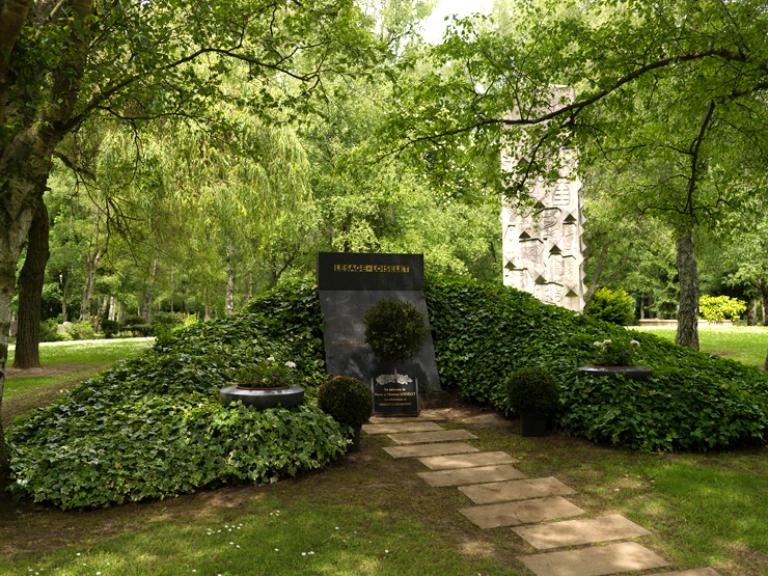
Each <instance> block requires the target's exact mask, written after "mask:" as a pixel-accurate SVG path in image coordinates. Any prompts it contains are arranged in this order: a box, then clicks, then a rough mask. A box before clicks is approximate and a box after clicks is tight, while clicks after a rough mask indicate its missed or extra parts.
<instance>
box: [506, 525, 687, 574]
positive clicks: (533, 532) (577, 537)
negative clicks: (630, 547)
mask: <svg viewBox="0 0 768 576" xmlns="http://www.w3.org/2000/svg"><path fill="white" fill-rule="evenodd" d="M513 530H514V531H515V533H517V535H518V536H520V537H521V538H522V539H523V540H525V541H526V542H528V544H530V545H531V546H533V547H534V548H536V549H538V550H549V549H551V548H564V547H565V546H578V545H581V544H597V543H598V542H609V541H611V540H629V539H630V538H636V537H638V536H647V535H648V534H650V532H648V530H646V529H645V528H643V527H642V526H638V525H637V524H635V523H634V522H632V521H631V520H629V519H627V518H625V517H624V516H622V515H621V514H608V515H606V516H599V517H598V518H588V519H585V520H566V521H564V522H554V523H552V524H538V525H535V526H521V527H519V528H513ZM694 576H695V575H694Z"/></svg>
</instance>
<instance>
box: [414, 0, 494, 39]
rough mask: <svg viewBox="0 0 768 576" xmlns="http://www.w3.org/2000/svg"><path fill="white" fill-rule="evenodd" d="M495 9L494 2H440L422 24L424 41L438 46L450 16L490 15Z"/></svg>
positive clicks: (454, 0) (479, 0)
mask: <svg viewBox="0 0 768 576" xmlns="http://www.w3.org/2000/svg"><path fill="white" fill-rule="evenodd" d="M492 7H493V0H440V2H438V3H437V6H435V9H434V10H433V11H432V14H430V16H429V18H427V19H426V20H425V21H424V23H423V24H422V30H423V35H424V39H425V40H426V41H427V42H430V43H432V44H438V43H439V42H440V41H441V40H442V38H443V33H444V32H445V28H446V26H447V24H448V21H446V17H448V16H452V15H455V16H468V15H469V14H472V13H475V12H481V13H483V14H488V13H489V12H490V11H491V8H492Z"/></svg>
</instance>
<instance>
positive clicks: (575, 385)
mask: <svg viewBox="0 0 768 576" xmlns="http://www.w3.org/2000/svg"><path fill="white" fill-rule="evenodd" d="M426 295H427V302H428V305H429V311H430V321H431V325H432V331H433V338H434V342H435V350H436V354H437V364H438V369H439V372H440V377H441V382H442V384H443V386H444V387H446V388H454V389H457V390H459V392H460V394H461V396H462V397H463V398H465V399H466V400H469V401H473V402H476V403H481V404H490V405H493V406H494V407H496V408H497V409H499V410H500V411H501V412H504V413H506V414H510V413H511V410H510V408H509V405H508V396H507V390H506V387H505V378H506V375H507V374H509V373H510V372H511V371H513V370H515V369H518V368H522V367H527V366H538V367H541V368H543V369H545V370H546V371H548V372H549V373H550V374H551V375H552V376H553V377H554V378H555V380H556V381H557V384H558V386H559V388H560V398H561V410H560V414H559V423H560V426H561V428H562V429H563V430H564V431H566V432H567V433H570V434H573V435H577V436H582V437H585V438H588V439H590V440H593V441H596V442H600V443H608V444H612V445H616V446H625V447H629V448H634V449H641V450H707V449H713V448H723V447H728V446H736V445H741V444H745V443H757V442H759V443H762V442H765V439H766V433H767V431H768V416H767V414H768V376H766V374H764V373H761V372H760V371H758V370H756V369H753V368H749V367H746V366H743V365H741V364H738V363H736V362H733V361H730V360H726V359H718V358H714V357H711V356H709V355H707V354H701V353H697V352H693V351H690V350H687V349H684V348H680V347H678V346H675V345H674V344H671V343H668V342H666V341H663V340H661V339H659V338H657V337H655V336H653V335H650V334H644V333H632V337H633V338H635V339H637V340H638V341H639V342H640V348H639V350H638V351H637V360H638V362H639V363H640V364H643V365H646V366H649V367H651V368H653V369H654V376H653V377H652V378H651V379H650V380H646V381H641V382H636V381H632V380H626V379H623V378H621V377H619V376H614V377H610V378H595V377H589V376H585V375H580V374H579V373H578V372H577V370H576V369H577V367H578V366H580V365H583V364H588V363H589V362H590V361H591V360H592V359H593V357H594V354H595V346H594V342H595V341H602V340H604V339H606V338H608V339H610V338H620V337H626V335H627V332H626V330H625V329H624V328H622V327H620V326H617V325H615V324H611V323H608V322H605V321H601V320H598V319H595V318H591V317H588V316H579V315H577V314H573V313H571V312H569V311H567V310H564V309H561V308H557V307H554V306H547V305H543V304H541V303H540V302H538V301H537V300H536V299H534V298H533V297H532V296H529V295H527V294H524V293H522V292H518V291H515V290H512V289H509V288H505V287H503V286H499V285H495V284H484V283H480V282H475V281H472V280H469V279H463V278H433V279H430V280H429V282H428V284H427V289H426ZM269 356H273V357H274V358H275V359H276V360H277V361H279V362H286V361H292V362H295V363H296V365H297V367H296V370H298V371H299V373H300V374H301V377H302V379H303V381H304V383H305V384H307V385H308V396H309V401H308V402H307V404H306V405H305V406H304V407H302V408H301V409H300V410H298V411H289V410H283V409H274V410H268V411H264V412H253V411H251V410H248V409H244V408H242V407H239V406H237V405H235V406H231V407H226V408H225V407H222V406H220V404H219V401H218V390H219V388H221V387H222V386H224V385H226V384H228V383H229V381H230V379H231V375H232V374H233V371H236V370H237V369H238V368H241V367H242V366H243V365H244V364H245V363H247V362H250V361H253V360H254V359H258V358H266V357H269ZM325 378H326V376H325V372H324V360H323V345H322V319H321V314H320V306H319V302H318V298H317V293H316V290H315V289H314V288H313V287H311V286H307V285H289V286H285V287H282V288H280V289H278V290H276V291H274V292H272V293H270V294H269V295H267V296H265V297H262V298H260V299H258V300H256V301H255V302H254V303H253V304H252V305H251V306H250V307H249V310H248V311H247V312H246V313H243V314H241V315H239V316H235V317H232V318H228V319H226V320H220V321H216V322H211V323H205V324H199V325H195V326H191V327H188V328H184V329H182V330H178V331H176V332H175V333H173V334H171V335H170V336H163V337H161V338H159V339H158V341H157V343H156V345H155V347H154V348H153V349H152V350H151V351H149V352H147V353H145V354H143V355H141V356H139V357H137V358H135V359H133V360H130V361H127V362H123V363H121V364H119V365H117V366H115V367H114V368H113V369H111V370H109V371H108V372H106V373H104V374H103V375H101V376H99V377H97V378H93V379H90V380H86V381H85V382H83V383H82V384H81V385H80V386H79V387H78V388H76V389H75V390H74V391H73V392H72V393H71V394H69V395H68V396H66V397H65V398H63V399H62V400H60V401H58V402H57V403H55V404H53V405H51V406H50V407H48V408H44V409H40V410H37V411H36V412H34V413H33V414H32V415H31V416H29V417H28V418H26V419H25V420H23V421H22V422H20V423H17V424H15V425H14V426H13V427H12V428H11V433H10V435H9V445H10V448H11V458H12V460H11V464H12V471H13V474H14V477H15V479H16V484H15V487H16V489H17V490H19V491H21V492H23V493H26V494H28V495H30V496H31V497H32V498H34V499H35V500H37V501H44V502H51V503H54V504H56V505H58V506H61V507H62V508H79V507H92V506H102V505H109V504H113V503H119V502H124V501H128V500H141V499H143V498H150V497H151V498H163V497H167V496H171V495H174V494H181V493H185V492H190V491H192V490H194V489H196V488H198V487H201V486H209V485H216V484H222V483H228V482H239V481H255V482H270V481H273V480H274V479H276V478H278V477H283V476H290V475H293V474H296V473H297V472H299V471H301V470H309V469H314V468H319V467H321V466H324V465H325V464H327V463H329V462H331V461H332V460H334V459H335V458H337V457H339V456H341V455H342V454H343V453H344V452H345V450H346V447H347V444H348V440H347V438H346V434H347V432H348V430H347V429H344V427H343V426H342V425H340V424H338V423H337V422H336V421H335V420H333V419H332V418H331V417H329V416H327V415H326V414H324V413H323V412H322V411H321V410H320V409H319V408H318V407H317V402H316V392H315V389H314V386H315V385H318V384H320V383H322V382H323V381H325Z"/></svg>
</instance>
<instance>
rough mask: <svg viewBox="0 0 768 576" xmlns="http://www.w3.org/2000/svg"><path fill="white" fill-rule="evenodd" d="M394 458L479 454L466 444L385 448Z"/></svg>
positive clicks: (441, 443) (444, 443)
mask: <svg viewBox="0 0 768 576" xmlns="http://www.w3.org/2000/svg"><path fill="white" fill-rule="evenodd" d="M384 451H385V452H386V453H387V454H389V455H390V456H392V458H421V457H423V456H444V455H446V454H464V453H467V452H478V451H479V450H478V449H477V448H475V447H474V446H470V445H469V444H467V443H466V442H438V443H435V444H415V445H413V446H392V447H387V448H384Z"/></svg>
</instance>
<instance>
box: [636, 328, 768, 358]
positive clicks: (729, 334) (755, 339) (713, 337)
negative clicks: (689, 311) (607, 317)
mask: <svg viewBox="0 0 768 576" xmlns="http://www.w3.org/2000/svg"><path fill="white" fill-rule="evenodd" d="M633 328H634V329H637V330H642V331H643V332H650V333H651V334H656V335H657V336H660V337H661V338H665V339H667V340H669V341H671V342H674V341H675V329H674V328H656V327H651V326H647V327H642V328H639V327H635V326H633ZM699 346H700V347H701V351H702V352H708V353H710V354H714V355H716V356H722V357H724V358H730V359H732V360H736V361H738V362H742V363H744V364H747V365H749V366H757V367H758V368H762V367H763V364H764V362H765V357H766V354H768V328H766V327H763V326H740V327H739V326H737V327H733V328H730V327H729V328H700V329H699Z"/></svg>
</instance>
